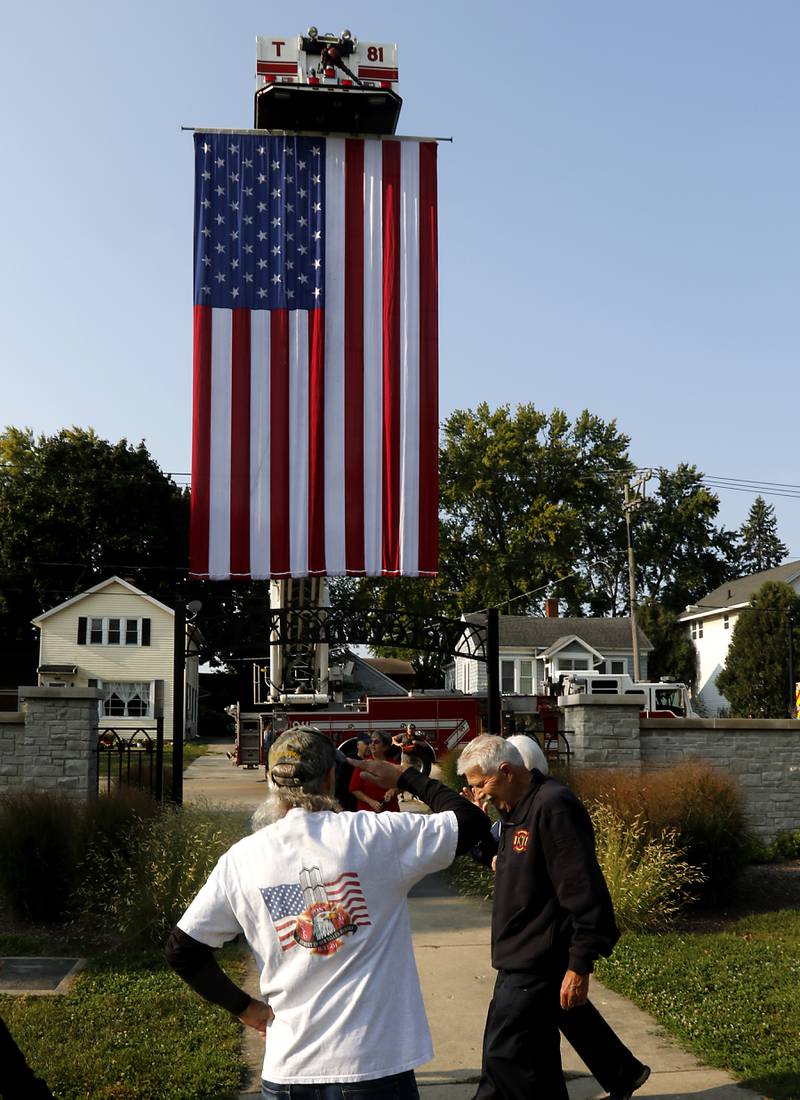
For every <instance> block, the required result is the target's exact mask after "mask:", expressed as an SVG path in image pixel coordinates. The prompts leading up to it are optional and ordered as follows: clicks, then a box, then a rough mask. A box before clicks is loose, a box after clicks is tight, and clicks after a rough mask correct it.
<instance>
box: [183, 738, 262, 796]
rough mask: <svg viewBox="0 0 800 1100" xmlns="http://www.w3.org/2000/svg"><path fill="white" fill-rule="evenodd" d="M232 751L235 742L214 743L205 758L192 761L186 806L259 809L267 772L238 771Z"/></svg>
mask: <svg viewBox="0 0 800 1100" xmlns="http://www.w3.org/2000/svg"><path fill="white" fill-rule="evenodd" d="M233 749H234V745H233V738H231V739H230V741H224V742H223V741H218V742H212V743H211V744H210V745H209V747H208V752H207V753H206V754H205V755H204V756H198V757H197V759H196V760H193V761H192V763H191V764H190V765H189V767H188V768H187V769H186V771H185V772H184V773H183V801H184V803H186V804H187V805H192V804H193V803H198V802H205V803H213V804H214V805H218V806H222V807H223V808H225V809H230V810H247V811H250V812H252V811H253V810H255V809H256V807H257V806H258V805H259V803H260V802H261V801H262V799H263V798H264V795H265V793H266V790H267V780H266V776H265V775H264V769H263V768H238V767H237V766H236V765H235V764H234V763H233V760H232V759H231V757H230V756H228V753H231V754H232V753H233Z"/></svg>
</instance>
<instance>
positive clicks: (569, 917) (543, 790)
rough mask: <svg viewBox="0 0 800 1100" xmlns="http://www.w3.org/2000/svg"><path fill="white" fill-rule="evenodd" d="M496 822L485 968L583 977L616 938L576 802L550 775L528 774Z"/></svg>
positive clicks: (586, 820) (589, 834)
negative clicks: (488, 964)
mask: <svg viewBox="0 0 800 1100" xmlns="http://www.w3.org/2000/svg"><path fill="white" fill-rule="evenodd" d="M532 776H533V778H532V780H531V785H530V787H528V789H527V791H526V792H525V794H523V796H522V798H521V799H520V800H519V802H518V803H517V805H516V806H514V808H513V809H512V810H511V812H510V813H509V815H508V817H507V819H506V820H505V821H504V822H503V825H502V830H501V834H500V845H499V848H498V853H497V873H496V878H495V888H494V909H493V911H492V965H493V966H494V967H495V969H497V970H521V971H530V972H532V973H540V974H548V975H549V974H553V975H554V976H555V975H558V974H561V975H563V973H564V972H565V970H566V969H567V968H569V969H570V970H574V971H575V972H576V973H578V974H589V973H591V971H592V970H593V969H594V961H595V959H596V958H597V957H598V956H599V955H605V956H608V955H610V954H611V951H612V949H613V947H614V944H615V943H616V942H617V940H618V939H619V930H618V929H617V926H616V923H615V921H614V909H613V906H612V904H611V896H610V894H609V892H608V887H607V886H606V883H605V879H604V878H603V872H602V871H601V870H600V866H599V864H598V862H597V855H596V852H595V843H594V830H593V828H592V822H591V819H590V817H589V814H588V813H587V811H586V808H585V807H584V805H583V803H582V802H581V801H580V800H579V799H578V798H577V797H576V796H575V795H574V794H573V793H572V791H570V790H569V788H568V787H565V786H564V784H563V783H559V782H558V780H555V779H551V778H549V777H545V776H543V775H542V774H541V772H538V771H535V770H534V771H533V772H532Z"/></svg>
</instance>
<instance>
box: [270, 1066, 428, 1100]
mask: <svg viewBox="0 0 800 1100" xmlns="http://www.w3.org/2000/svg"><path fill="white" fill-rule="evenodd" d="M261 1096H262V1100H419V1092H418V1091H417V1082H416V1080H415V1078H414V1073H413V1071H412V1070H408V1072H407V1073H395V1074H392V1076H391V1077H377V1078H375V1079H374V1080H372V1081H350V1082H348V1083H346V1084H341V1085H334V1084H328V1085H276V1084H273V1083H272V1082H271V1081H262V1082H261Z"/></svg>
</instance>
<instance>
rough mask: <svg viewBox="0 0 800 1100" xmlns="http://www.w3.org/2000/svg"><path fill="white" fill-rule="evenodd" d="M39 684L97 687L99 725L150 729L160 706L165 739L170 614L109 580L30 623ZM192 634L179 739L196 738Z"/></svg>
mask: <svg viewBox="0 0 800 1100" xmlns="http://www.w3.org/2000/svg"><path fill="white" fill-rule="evenodd" d="M32 622H33V625H34V626H36V627H38V629H39V632H40V638H39V668H38V675H39V685H40V686H47V687H65V686H66V687H97V688H99V689H100V690H101V691H102V692H103V698H102V699H101V701H100V726H101V727H105V728H109V727H113V728H114V729H119V730H123V729H131V730H133V729H136V728H139V727H144V728H147V729H153V730H154V729H155V716H156V713H157V710H158V709H162V708H163V714H164V735H165V737H166V738H167V739H170V738H171V737H172V713H173V707H172V702H173V692H172V686H173V649H174V633H175V612H174V611H173V609H172V608H171V607H167V606H166V604H163V603H161V602H160V601H159V600H156V599H154V598H153V597H152V596H148V595H147V593H146V592H142V591H141V589H139V588H136V587H135V586H134V585H132V584H130V583H129V582H128V581H125V580H123V579H122V578H121V577H109V579H108V580H105V581H101V583H100V584H96V585H95V586H94V587H93V588H89V589H87V590H86V592H81V593H80V594H79V595H77V596H73V597H72V599H70V600H67V601H66V602H65V603H61V604H59V605H58V606H57V607H53V608H51V609H50V610H49V611H45V612H43V614H41V615H38V616H37V617H36V618H35V619H33V620H32ZM197 637H198V635H197V631H196V628H195V627H193V626H192V624H188V625H187V628H186V653H187V657H186V698H185V702H184V716H185V718H184V736H185V737H187V738H189V737H196V736H197V705H198V664H199V658H198V646H197V640H196V639H197Z"/></svg>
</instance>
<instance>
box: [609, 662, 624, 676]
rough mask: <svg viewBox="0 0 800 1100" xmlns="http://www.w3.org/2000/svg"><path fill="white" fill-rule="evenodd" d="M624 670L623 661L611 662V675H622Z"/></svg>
mask: <svg viewBox="0 0 800 1100" xmlns="http://www.w3.org/2000/svg"><path fill="white" fill-rule="evenodd" d="M625 672H626V668H625V662H624V661H612V662H611V675H612V676H624V675H625Z"/></svg>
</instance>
